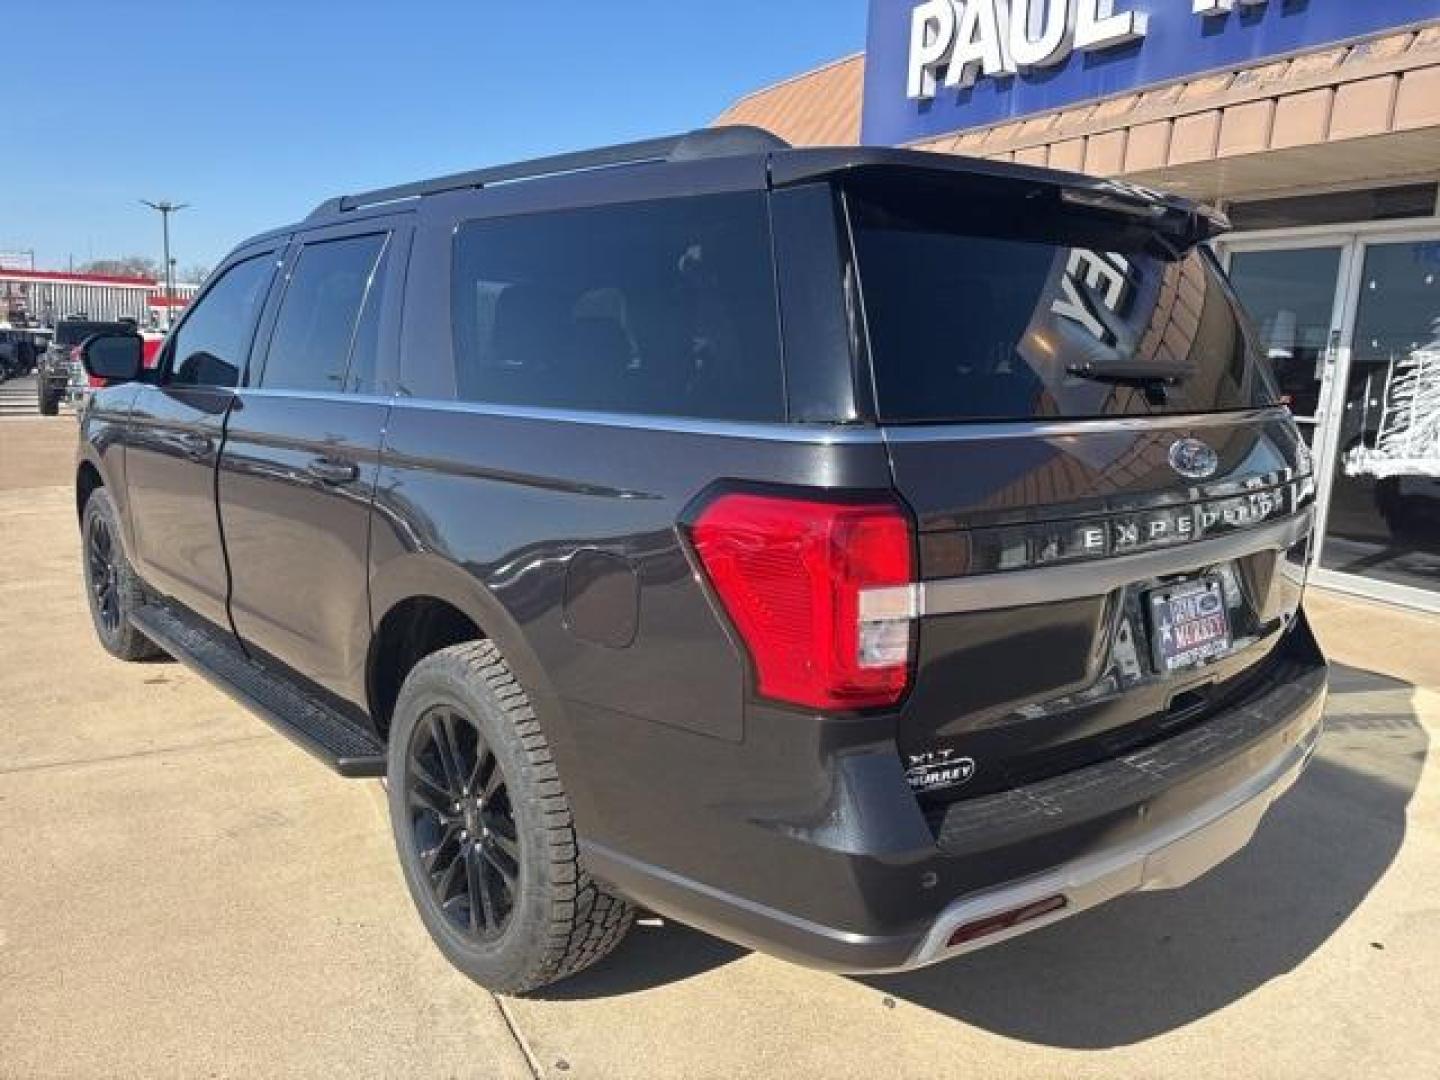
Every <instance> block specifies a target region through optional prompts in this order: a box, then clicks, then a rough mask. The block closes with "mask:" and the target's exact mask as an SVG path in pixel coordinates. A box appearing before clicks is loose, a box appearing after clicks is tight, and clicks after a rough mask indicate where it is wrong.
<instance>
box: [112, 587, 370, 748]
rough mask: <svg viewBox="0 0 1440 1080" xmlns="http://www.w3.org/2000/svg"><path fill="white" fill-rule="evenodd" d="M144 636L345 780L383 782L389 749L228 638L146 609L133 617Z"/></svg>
mask: <svg viewBox="0 0 1440 1080" xmlns="http://www.w3.org/2000/svg"><path fill="white" fill-rule="evenodd" d="M130 621H131V622H132V623H133V624H134V625H135V627H136V629H138V630H139V631H140V632H141V633H142V634H144V635H145V636H146V637H147V638H149V639H150V640H151V641H153V642H154V643H155V644H156V645H158V646H159V647H160V648H162V649H164V650H165V651H166V652H168V653H169V654H170V655H171V656H173V657H175V659H176V660H179V661H180V662H181V663H182V664H184V665H185V666H186V667H188V668H190V670H192V671H194V672H195V673H196V674H198V675H200V676H202V677H203V678H204V679H206V680H207V681H208V682H210V683H211V685H213V686H214V687H216V688H217V689H219V690H223V691H225V693H227V694H229V695H230V696H231V697H233V698H234V699H235V700H236V701H238V702H240V703H241V704H242V705H244V706H245V707H246V708H248V709H250V711H251V712H254V713H255V714H256V715H258V716H259V717H260V718H261V719H262V720H264V721H265V722H266V723H268V724H270V725H271V726H272V727H274V728H275V729H276V730H278V731H279V732H280V733H281V734H282V735H284V736H286V737H287V738H289V739H290V740H292V741H293V742H295V743H296V744H298V745H299V746H300V747H301V748H302V749H305V750H308V751H309V752H310V753H312V754H314V755H315V756H316V757H317V758H319V759H320V760H321V761H323V762H325V764H327V765H329V766H330V767H331V768H332V769H334V770H335V771H336V772H338V773H339V774H340V775H341V776H384V775H385V745H384V744H383V743H382V742H381V741H380V740H379V739H378V738H377V737H376V736H375V734H374V733H373V732H370V731H367V730H366V729H365V728H363V727H361V726H360V725H359V724H357V723H356V722H355V721H353V720H351V719H349V718H348V717H346V716H344V715H343V714H342V713H340V712H338V711H337V710H335V709H333V708H331V707H330V706H329V705H326V704H325V703H323V702H321V701H317V700H316V699H315V698H313V697H310V696H309V695H307V694H304V693H302V692H301V691H300V690H298V689H296V688H295V687H294V686H293V685H292V684H290V683H289V682H286V681H284V680H283V679H281V678H278V677H277V676H275V675H273V674H271V673H270V672H268V671H266V670H265V669H264V668H262V667H260V666H259V665H258V664H256V663H255V662H254V661H252V660H251V659H250V658H249V657H248V656H246V655H245V654H244V653H243V652H241V651H240V648H239V646H238V645H237V644H236V643H235V641H234V639H233V638H232V637H230V635H228V634H226V635H221V634H217V633H216V632H214V631H213V630H211V629H210V628H209V627H208V626H204V625H200V624H198V623H197V622H196V621H195V620H193V619H187V618H185V617H184V616H182V615H180V614H177V613H176V612H175V611H173V610H171V609H170V608H169V607H166V606H165V605H163V604H154V603H151V604H146V605H145V606H144V607H142V608H140V609H139V610H138V611H136V612H135V613H134V614H132V615H131V616H130Z"/></svg>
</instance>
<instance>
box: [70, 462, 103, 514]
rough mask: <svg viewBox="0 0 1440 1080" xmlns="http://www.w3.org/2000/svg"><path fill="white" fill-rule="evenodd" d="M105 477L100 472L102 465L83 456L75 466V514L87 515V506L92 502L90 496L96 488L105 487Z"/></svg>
mask: <svg viewBox="0 0 1440 1080" xmlns="http://www.w3.org/2000/svg"><path fill="white" fill-rule="evenodd" d="M105 486H106V484H105V478H104V477H103V476H102V475H101V473H100V467H99V466H98V465H96V464H95V463H94V462H93V461H91V460H90V459H89V458H81V459H80V464H79V465H77V466H76V467H75V516H76V517H77V518H80V519H83V518H84V517H85V506H86V504H87V503H89V502H90V496H91V495H93V494H95V492H96V490H97V489H99V488H102V487H105Z"/></svg>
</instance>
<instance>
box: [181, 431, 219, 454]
mask: <svg viewBox="0 0 1440 1080" xmlns="http://www.w3.org/2000/svg"><path fill="white" fill-rule="evenodd" d="M180 445H181V446H183V447H184V448H185V453H186V455H187V456H189V457H192V458H195V459H197V460H199V459H202V458H207V457H209V456H210V452H211V451H212V450H214V449H215V441H214V440H213V439H211V438H210V436H209V435H202V434H200V433H199V432H198V431H187V432H186V433H185V434H184V435H181V436H180Z"/></svg>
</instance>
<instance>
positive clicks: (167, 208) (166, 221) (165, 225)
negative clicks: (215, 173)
mask: <svg viewBox="0 0 1440 1080" xmlns="http://www.w3.org/2000/svg"><path fill="white" fill-rule="evenodd" d="M140 202H141V204H142V205H144V206H148V207H150V209H151V210H158V211H159V212H160V229H161V231H162V232H163V233H164V235H165V329H166V330H169V329H170V324H171V322H173V321H174V318H175V306H174V305H175V271H174V268H173V266H172V265H171V262H170V215H171V214H178V213H179V212H180V211H181V210H184V209H185V208H186V207H187V206H189V205H190V204H189V203H174V202H170V201H169V200H168V199H162V200H160V201H159V202H151V201H150V200H149V199H141V200H140Z"/></svg>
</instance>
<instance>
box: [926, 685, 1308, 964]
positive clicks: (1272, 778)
mask: <svg viewBox="0 0 1440 1080" xmlns="http://www.w3.org/2000/svg"><path fill="white" fill-rule="evenodd" d="M1318 712H1319V710H1318V709H1317V710H1316V713H1317V715H1316V716H1315V718H1314V722H1313V723H1311V724H1310V725H1309V726H1308V728H1307V729H1306V730H1304V731H1303V732H1302V733H1301V734H1300V736H1299V737H1298V738H1297V740H1296V741H1295V743H1294V744H1292V745H1291V746H1289V747H1288V748H1287V749H1286V750H1285V751H1284V752H1283V753H1282V754H1281V755H1280V756H1279V757H1278V758H1275V759H1273V760H1271V761H1270V762H1268V763H1267V764H1266V765H1265V766H1264V767H1263V768H1262V769H1261V770H1260V771H1259V772H1257V773H1256V774H1255V775H1253V776H1251V777H1250V778H1248V779H1247V780H1245V781H1244V782H1242V783H1240V784H1238V785H1237V786H1235V787H1234V788H1231V789H1230V790H1229V791H1226V792H1223V793H1221V794H1220V795H1218V796H1217V797H1216V798H1214V799H1212V800H1211V801H1209V802H1208V803H1205V804H1203V805H1202V806H1200V807H1197V808H1196V809H1195V810H1194V811H1192V812H1190V813H1189V814H1185V815H1183V816H1181V817H1180V818H1177V819H1176V820H1174V821H1170V822H1166V823H1164V824H1163V825H1161V826H1160V827H1157V828H1154V829H1151V830H1150V831H1148V832H1146V833H1144V834H1142V835H1140V836H1137V837H1135V838H1133V839H1131V840H1129V841H1127V842H1124V843H1120V844H1116V845H1114V846H1110V847H1101V848H1100V849H1098V850H1096V851H1095V852H1093V853H1092V854H1090V855H1087V856H1085V857H1083V858H1080V859H1076V860H1073V861H1071V862H1068V863H1065V864H1064V865H1062V866H1058V867H1056V868H1055V869H1054V870H1052V871H1049V872H1047V873H1043V874H1038V875H1036V876H1035V877H1031V878H1026V879H1024V880H1022V881H1014V882H1009V883H1007V884H1005V885H1002V886H1000V887H998V888H995V889H991V890H989V891H987V892H983V893H980V894H977V895H974V896H967V897H963V898H961V899H959V900H956V901H955V902H954V903H952V904H951V905H950V906H949V907H947V908H946V909H945V910H944V911H943V912H942V913H941V915H940V917H939V918H938V919H936V920H935V923H934V925H933V926H932V927H931V928H930V931H929V933H927V934H926V935H925V937H924V939H923V940H922V941H921V942H920V944H919V946H918V947H917V948H916V950H915V952H914V953H913V954H912V955H911V956H910V957H909V958H908V959H907V961H906V963H904V964H903V965H901V969H902V970H904V969H909V968H916V967H923V966H925V965H927V964H933V963H936V962H937V961H940V960H946V959H949V958H950V957H952V956H959V955H961V954H962V953H966V952H973V951H974V950H975V949H979V948H983V947H984V946H986V945H993V944H995V943H996V942H999V941H1004V940H1005V939H1006V938H1011V937H1015V936H1016V935H1017V934H1023V933H1025V932H1027V931H1029V930H1034V929H1038V928H1039V927H1041V926H1046V925H1049V924H1050V923H1053V922H1058V921H1059V920H1061V919H1064V918H1068V917H1069V916H1071V915H1077V914H1079V913H1080V912H1082V911H1086V910H1088V909H1090V908H1093V907H1095V906H1097V905H1099V904H1103V903H1104V902H1105V901H1107V900H1113V899H1115V898H1116V897H1117V896H1123V895H1124V894H1125V893H1130V892H1143V891H1151V890H1160V889H1177V888H1179V887H1181V886H1182V885H1188V884H1189V883H1190V882H1192V881H1194V880H1195V879H1196V878H1198V877H1200V876H1201V875H1202V874H1204V873H1205V872H1206V871H1208V870H1211V869H1213V868H1214V867H1216V866H1218V865H1219V864H1220V863H1222V862H1224V861H1225V860H1226V859H1228V858H1229V857H1230V856H1231V855H1234V854H1235V853H1236V852H1237V851H1239V850H1240V849H1241V848H1243V847H1245V845H1246V844H1248V843H1249V842H1250V838H1251V837H1252V836H1254V835H1255V830H1256V829H1257V828H1259V826H1260V821H1261V819H1262V818H1263V817H1264V816H1265V812H1266V811H1267V810H1269V809H1270V806H1271V804H1272V803H1274V802H1275V800H1276V799H1278V798H1280V796H1281V795H1283V794H1285V792H1286V791H1288V790H1289V789H1290V787H1291V785H1293V784H1294V783H1295V781H1296V780H1298V779H1299V778H1300V774H1301V773H1302V772H1303V771H1304V770H1305V766H1306V765H1307V764H1308V763H1309V761H1310V757H1311V755H1312V754H1313V753H1314V752H1315V746H1316V744H1317V743H1318V742H1319V739H1320V731H1321V727H1322V722H1321V720H1320V717H1319V715H1318ZM1052 902H1054V903H1057V904H1059V905H1060V906H1056V907H1054V909H1053V910H1047V909H1048V908H1050V907H1051V906H1052ZM1042 910H1043V911H1045V913H1044V914H1039V915H1036V916H1034V917H1031V918H1028V919H1026V921H1024V922H1022V923H1019V924H1018V925H1011V926H1004V925H1003V923H1004V921H1005V920H1006V919H1007V918H1009V917H1013V916H1014V915H1015V914H1016V913H1019V912H1026V911H1042ZM981 926H990V927H995V928H994V929H992V930H990V932H988V933H986V934H985V935H984V936H983V937H976V938H974V939H972V940H968V941H964V942H961V943H959V944H951V939H952V937H953V936H955V935H956V934H957V933H961V932H962V931H963V930H964V929H965V928H977V927H981Z"/></svg>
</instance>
